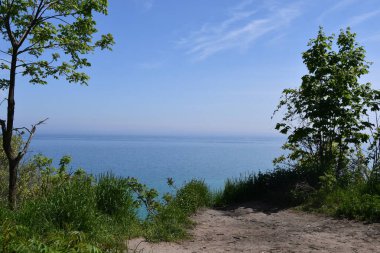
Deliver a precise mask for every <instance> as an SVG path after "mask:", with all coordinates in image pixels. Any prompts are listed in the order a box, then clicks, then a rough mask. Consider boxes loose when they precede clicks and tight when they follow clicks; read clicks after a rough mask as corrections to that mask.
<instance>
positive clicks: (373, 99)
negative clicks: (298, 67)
mask: <svg viewBox="0 0 380 253" xmlns="http://www.w3.org/2000/svg"><path fill="white" fill-rule="evenodd" d="M355 37H356V35H355V34H354V33H352V32H351V31H350V29H347V30H345V31H344V30H342V31H341V32H340V34H339V36H338V37H335V36H334V35H332V36H326V35H325V33H324V32H323V29H322V28H320V30H319V32H318V35H317V37H316V38H315V39H312V40H311V41H310V43H309V44H308V45H309V49H308V50H307V51H306V52H304V53H303V61H304V63H305V65H306V67H307V69H308V71H309V73H308V74H307V75H304V76H303V77H302V84H301V85H300V87H298V88H294V89H285V90H284V91H283V96H282V99H281V101H280V103H279V106H278V107H277V109H276V111H275V112H279V111H281V110H284V111H283V117H282V120H281V122H280V123H278V124H277V125H276V129H277V130H279V131H280V133H282V134H286V135H287V141H286V143H285V144H284V145H283V149H284V150H286V155H283V156H281V157H279V158H276V159H275V160H274V163H275V165H276V168H275V170H274V171H269V172H265V173H258V174H254V175H249V176H247V177H243V178H239V179H234V180H231V179H230V180H227V182H226V184H225V188H224V189H223V191H221V192H219V194H218V195H217V199H216V203H217V204H219V205H225V204H230V203H233V202H239V201H247V200H252V199H253V200H265V201H271V202H275V203H277V204H283V205H284V204H285V205H299V204H302V205H303V207H304V208H305V209H308V210H319V211H324V212H327V213H329V214H333V215H337V216H339V217H347V218H354V219H362V220H368V221H380V176H379V174H380V173H379V172H380V166H379V165H380V164H379V161H380V160H379V151H380V149H379V148H380V138H379V136H380V134H379V133H380V128H379V124H378V123H379V120H378V117H377V113H378V111H379V104H380V95H379V94H380V93H379V91H377V90H374V89H372V88H371V85H370V83H364V84H362V83H360V80H361V79H360V78H361V77H362V76H363V75H365V74H367V73H368V70H369V65H370V63H368V62H367V61H366V60H365V50H364V48H363V47H361V46H359V45H358V44H357V43H356V41H355ZM364 147H366V148H364Z"/></svg>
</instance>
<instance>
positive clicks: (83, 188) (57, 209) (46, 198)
mask: <svg viewBox="0 0 380 253" xmlns="http://www.w3.org/2000/svg"><path fill="white" fill-rule="evenodd" d="M92 183H93V180H92V178H91V177H89V176H88V175H86V174H82V173H78V174H76V175H74V176H73V177H72V178H71V179H70V180H67V181H63V182H62V183H60V184H56V185H54V186H52V187H51V188H50V189H49V192H48V193H46V195H43V196H40V197H38V198H36V199H31V200H28V201H26V202H25V203H24V205H23V206H22V208H21V210H20V215H19V221H20V222H21V223H22V224H26V225H27V226H29V227H33V228H35V229H37V230H38V231H41V232H44V230H46V229H47V228H49V227H53V228H54V229H69V230H78V231H92V230H93V227H94V224H95V223H96V219H97V214H96V201H95V191H94V189H93V186H92Z"/></svg>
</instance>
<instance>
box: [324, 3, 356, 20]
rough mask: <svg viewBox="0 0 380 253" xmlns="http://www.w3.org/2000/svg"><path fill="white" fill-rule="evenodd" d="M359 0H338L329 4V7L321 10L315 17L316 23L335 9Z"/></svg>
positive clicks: (337, 9) (340, 8)
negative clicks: (331, 4)
mask: <svg viewBox="0 0 380 253" xmlns="http://www.w3.org/2000/svg"><path fill="white" fill-rule="evenodd" d="M358 1H359V0H340V1H338V2H337V3H336V4H334V5H333V6H331V7H330V8H328V9H326V10H325V11H323V12H322V13H321V14H320V15H319V17H318V18H317V21H318V23H322V22H323V21H324V19H325V18H326V17H327V16H329V15H331V14H333V13H334V12H337V11H340V10H342V9H344V8H346V7H348V6H350V5H352V4H354V3H356V2H358Z"/></svg>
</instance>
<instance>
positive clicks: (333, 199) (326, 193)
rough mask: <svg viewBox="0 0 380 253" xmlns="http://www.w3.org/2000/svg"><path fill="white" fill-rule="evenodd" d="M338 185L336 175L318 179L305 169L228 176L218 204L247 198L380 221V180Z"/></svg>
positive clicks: (216, 199)
mask: <svg viewBox="0 0 380 253" xmlns="http://www.w3.org/2000/svg"><path fill="white" fill-rule="evenodd" d="M349 181H350V183H348V184H344V185H343V184H339V183H338V182H336V181H335V180H334V177H333V176H330V175H323V176H319V177H318V178H315V176H314V177H313V176H311V174H310V173H308V172H306V171H302V169H276V170H274V171H269V172H265V173H257V174H251V175H247V176H244V177H240V178H235V179H228V180H227V181H226V183H225V186H224V188H223V190H221V191H219V192H218V193H217V194H216V196H215V204H216V206H228V205H231V204H236V203H241V202H244V201H255V200H256V201H265V202H270V203H273V204H275V205H278V206H289V207H290V206H299V207H300V208H301V209H303V210H305V211H313V212H321V213H325V214H328V215H332V216H335V217H339V218H349V219H357V220H363V221H369V222H380V183H379V181H378V180H377V179H376V177H375V175H373V177H372V178H370V179H368V180H359V181H354V180H349Z"/></svg>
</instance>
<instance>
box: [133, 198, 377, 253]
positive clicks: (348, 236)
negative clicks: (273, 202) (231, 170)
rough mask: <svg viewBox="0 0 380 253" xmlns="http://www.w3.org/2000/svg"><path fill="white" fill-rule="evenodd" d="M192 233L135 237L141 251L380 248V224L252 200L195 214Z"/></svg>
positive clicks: (344, 252)
mask: <svg viewBox="0 0 380 253" xmlns="http://www.w3.org/2000/svg"><path fill="white" fill-rule="evenodd" d="M193 220H194V221H195V222H196V226H195V228H194V229H193V230H192V231H191V232H190V233H191V234H192V236H193V237H192V239H190V240H186V241H183V242H179V243H158V244H150V243H147V242H144V241H143V240H142V239H134V240H132V241H130V242H129V248H131V249H137V250H136V252H144V253H145V252H153V253H177V252H178V253H182V252H186V253H187V252H189V253H191V252H210V253H214V252H215V253H217V252H263V253H264V252H342V253H348V252H363V253H370V252H378V253H380V224H379V223H377V224H363V223H361V222H354V221H347V220H337V219H333V218H330V217H324V216H320V215H314V214H308V213H304V212H301V211H296V210H292V209H283V210H276V209H273V208H270V207H268V206H265V205H263V204H261V203H257V202H251V203H246V204H244V205H240V206H238V207H236V208H231V209H230V210H212V209H204V210H201V211H199V212H198V213H197V214H196V215H194V217H193Z"/></svg>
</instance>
